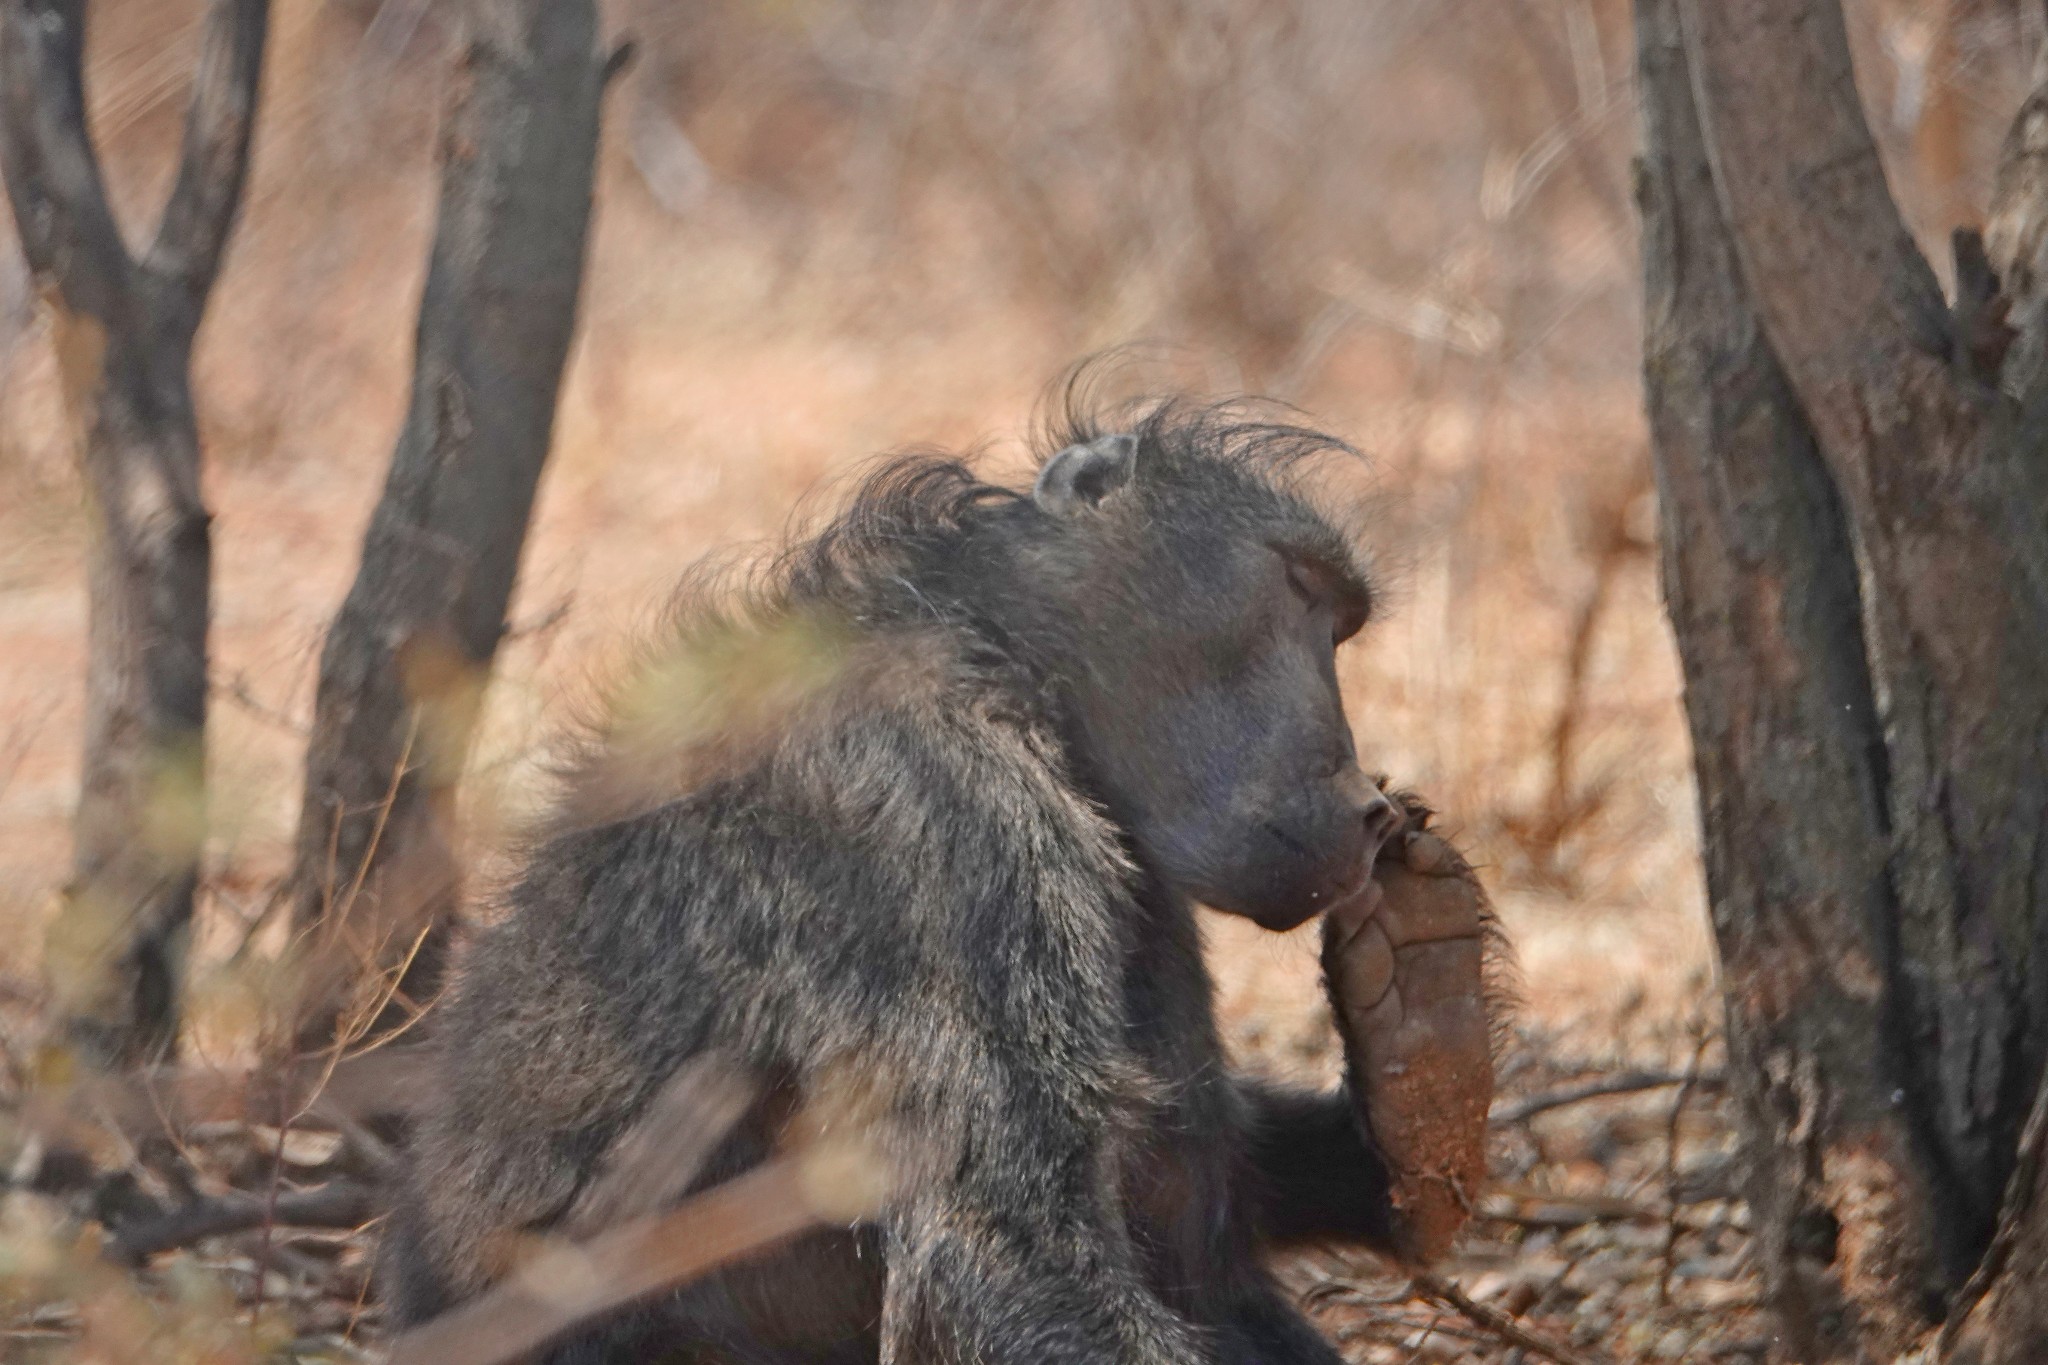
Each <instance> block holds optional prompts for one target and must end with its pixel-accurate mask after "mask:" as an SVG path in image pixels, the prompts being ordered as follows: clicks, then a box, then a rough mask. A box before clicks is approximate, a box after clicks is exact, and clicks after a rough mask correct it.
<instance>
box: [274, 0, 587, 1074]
mask: <svg viewBox="0 0 2048 1365" xmlns="http://www.w3.org/2000/svg"><path fill="white" fill-rule="evenodd" d="M596 36H597V35H596V15H595V12H594V7H593V5H592V4H591V0H484V2H483V3H480V4H478V5H477V6H475V7H474V18H473V21H472V31H471V33H470V35H469V41H468V46H467V49H466V50H465V52H464V54H463V56H462V58H461V61H460V66H459V69H458V71H457V74H456V77H455V80H454V82H453V87H452V91H451V94H450V96H449V104H448V107H447V109H446V111H445V113H444V117H443V130H442V137H441V200H440V210H439V221H438V226H437V228H436V232H435V237H434V247H433V256H432V259H431V261H430V263H429V266H428V271H427V282H426V291H425V296H424V297H423V299H422V300H421V303H420V316H419V333H418V338H417V342H416V349H415V355H414V369H413V387H412V400H411V404H410V406H409V408H408V410H407V412H406V417H405V425H404V428H403V430H402V431H401V433H400V435H399V438H398V445H397V449H396V451H395V452H394V454H393V455H392V460H391V470H390V474H389V476H388V478H387V480H386V483H385V486H384V493H383V496H382V498H381V499H380V500H379V502H378V504H377V508H376V511H375V513H374V514H373V516H372V518H371V522H370V528H369V532H368V534H367V535H366V536H365V538H364V542H363V555H362V563H361V567H360V568H359V569H358V571H357V574H356V579H355V583H354V586H353V587H351V588H350V590H349V594H348V597H347V600H346V601H344V603H343V604H342V607H341V610H340V612H339V614H337V616H336V617H335V620H334V623H333V626H332V627H331V628H330V629H329V631H328V635H327V643H326V647H325V649H324V650H323V651H322V654H321V659H320V679H319V689H318V693H317V696H316V700H315V703H314V719H313V737H312V744H311V750H310V752H309V754H308V756H307V763H306V791H305V800H304V804H303V807H302V810H301V814H300V819H299V832H298V847H297V854H296V862H295V868H294V873H293V885H292V900H293V913H294V918H295V922H296V924H297V925H298V926H299V927H300V928H301V929H302V930H308V931H311V932H310V933H308V934H306V936H305V941H306V942H307V943H309V944H310V945H311V948H312V951H311V952H310V953H309V955H308V957H307V959H306V960H307V963H308V968H309V976H308V980H307V983H306V987H305V990H306V995H305V999H306V1009H307V1011H308V1012H307V1014H306V1017H305V1018H304V1019H303V1020H302V1021H301V1029H300V1033H301V1036H302V1037H306V1038H321V1037H324V1036H326V1035H327V1034H328V1033H329V1032H331V1030H332V1028H333V1027H334V1025H335V1023H336V1022H337V1019H338V1017H341V1018H346V1019H347V1020H349V1021H350V1022H351V1023H352V1024H364V1023H368V1022H370V1020H369V1019H368V1018H365V1017H361V1016H362V1014H363V1011H362V1009H361V1008H359V1007H361V1006H363V1005H364V1004H366V1003H370V1004H374V1002H375V1001H376V1000H377V999H379V997H380V994H381V993H382V992H383V990H384V987H385V986H386V985H388V981H386V980H385V978H387V977H388V976H389V975H390V974H392V973H395V972H398V971H399V970H401V969H405V975H404V987H403V996H401V997H400V999H399V1001H398V1003H399V1004H400V1005H403V1004H404V1003H406V1001H405V999H404V997H412V998H414V999H415V1000H416V999H417V998H419V997H421V996H423V995H424V994H425V993H426V992H428V991H430V990H431V989H432V987H433V983H434V981H435V979H436V977H437V976H438V971H439V965H440V957H441V954H442V945H443V943H444V942H445V933H444V932H443V929H442V926H443V925H444V924H445V922H446V917H447V912H448V910H449V909H450V907H451V905H452V903H453V900H454V896H455V890H456V884H457V876H458V868H457V861H456V857H455V852H454V849H453V847H452V822H451V811H450V805H451V802H452V799H453V795H454V789H455V782H456V778H457V776H458V774H459V772H460V769H461V767H462V764H463V761H464V756H465V754H466V752H467V749H468V746H469V740H470V734H471V731H472V729H473V722H474V720H475V717H476V709H477V703H478V701H479V700H480V698H481V694H482V691H483V687H484V683H485V681H486V679H487V677H488V675H489V671H490V666H491V660H492V656H493V655H494V654H495V652H496V650H497V647H498V640H499V638H500V636H501V635H502V633H503V631H504V621H505V609H506V605H507V602H508V601H509V599H510V597H511V592H512V586H513V581H514V578H515V576H516V574H517V572H518V567H519V554H520V548H521V546H522V544H523V542H524V540H525V536H526V526H527V519H528V516H529V514H530V512H531V510H532V507H533V498H534V490H535V487H536V485H537V484H538V481H539V479H540V473H541V467H542V464H543V463H544V462H545V460H546V458H547V453H548V446H549V441H550V439H551V436H552V432H553V427H554V418H555V398H556V392H557V389H558V387H559V384H560V381H561V374H562V367H563V363H564V361H565V359H566V358H567V355H568V350H569V342H570V338H571V335H572V333H573V330H574V325H575V317H576V300H577V293H578V287H579V283H580V281H581V277H582V271H583V248H584V237H585V231H586V228H587V226H588V223H589V217H590V200H591V182H592V174H593V167H594V164H595V160H596V152H597V135H598V104H599V99H600V96H601V94H602V90H603V86H604V83H605V75H606V63H605V59H604V57H603V56H602V54H600V53H599V52H597V50H596V47H595V43H596ZM408 963H409V968H408V967H407V964H408Z"/></svg>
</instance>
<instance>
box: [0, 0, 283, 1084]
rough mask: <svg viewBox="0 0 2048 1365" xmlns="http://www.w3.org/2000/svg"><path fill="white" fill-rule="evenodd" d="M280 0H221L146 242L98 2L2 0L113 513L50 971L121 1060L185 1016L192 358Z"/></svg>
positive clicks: (76, 388)
mask: <svg viewBox="0 0 2048 1365" xmlns="http://www.w3.org/2000/svg"><path fill="white" fill-rule="evenodd" d="M268 17H269V6H268V4H267V2H266V0H215V4H214V5H213V7H212V11H211V13H210V14H209V16H208V18H207V22H206V26H205V30H204V37H203V39H202V43H203V46H202V51H201V54H200V62H199V70H198V75H197V77H196V79H195V82H194V85H193V92H192V101H191V106H190V110H189V112H188V114H187V117H186V122H185V137H184V146H183V151H182V155H181V158H180V161H179V165H178V174H177V179H176V182H175V184H174V185H173V187H172V190H171V196H170V199H169V202H168V203H167V204H166V206H165V209H164V213H163V219H162V222H161V224H160V225H159V227H158V230H157V233H156V237H155V239H154V241H153V242H152V244H151V246H150V248H149V251H148V252H147V254H145V255H144V256H143V257H141V258H140V259H136V258H135V257H133V256H131V255H130V253H129V251H128V248H127V247H126V245H125V244H124V243H123V241H122V238H121V232H120V229H119V227H118V226H117V225H116V224H115V222H114V217H113V214H112V212H111V211H110V210H109V209H108V206H107V198H106V191H105V186H104V185H103V184H102V182H101V178H100V171H99V164H98V159H97V157H96V156H95V154H94V151H93V147H92V143H91V139H90V137H89V135H88V134H87V132H86V125H85V93H84V77H83V48H84V20H85V16H84V4H83V3H82V0H68V2H67V0H6V3H5V6H4V8H0V168H4V170H5V173H6V181H7V193H8V198H9V200H10V202H11V203H12V205H13V209H14V220H15V224H16V226H17V228H18V229H19V231H20V234H21V240H22V247H23V251H24V254H25V256H26V257H27V259H28V262H29V265H30V268H31V270H32V271H33V272H34V275H35V277H36V281H37V284H38V286H39V288H40V289H41V291H42V293H43V295H44V297H45V298H46V300H48V302H49V304H50V306H51V309H52V312H53V314H54V317H55V324H56V325H55V328H54V335H55V340H56V346H57V358H58V363H59V372H60V375H61V378H62V382H63V389H64V396H65V400H66V404H67V407H68V410H69V414H70V417H71V419H72V422H73V424H74V429H75V431H76V433H77V436H78V439H79V441H80V446H81V452H82V463H83V466H84V474H85V482H86V487H87V490H88V493H89V499H90V508H91V526H92V545H91V550H90V567H89V575H88V589H89V603H90V605H89V624H88V629H87V653H86V659H87V662H86V696H85V702H86V707H85V713H86V718H85V755H84V764H83V775H82V780H81V786H80V792H79V801H78V812H77V819H76V824H75V827H74V842H75V847H74V851H73V869H72V877H71V881H70V883H69V885H68V886H67V888H66V894H65V905H64V908H63V910H62V912H61V914H60V916H59V918H58V921H57V923H56V925H55V927H54V928H53V930H52V932H51V935H50V939H49V942H48V945H47V948H46V954H45V957H46V968H47V972H46V974H47V976H48V978H49V983H50V986H51V990H52V994H53V997H54V999H55V1001H56V1004H57V1008H58V1010H59V1013H60V1016H61V1018H62V1022H63V1027H64V1031H65V1034H66V1037H67V1039H68V1041H69V1042H70V1043H71V1044H72V1045H73V1046H75V1047H78V1048H80V1049H81V1050H82V1051H83V1052H84V1053H85V1054H86V1056H87V1057H88V1058H89V1059H90V1060H93V1061H95V1062H99V1063H105V1064H113V1063H126V1062H132V1061H137V1060H141V1059H143V1058H146V1057H150V1056H155V1055H160V1054H162V1053H164V1052H166V1051H168V1050H169V1049H170V1048H171V1046H172V1044H173V1042H174V1040H175V1037H176V1033H177V1022H178V991H179V978H180V975H181V972H182V967H183V955H184V952H183V947H184V939H185V936H186V930H187V925H188V923H189V921H190V919H191V916H192V897H193V890H194V887H195V885H196V883H197V880H198V867H199V854H200V847H201V842H202V839H203V836H204V830H205V802H204V792H205V786H204V741H205V726H206V628H207V619H208V596H209V582H210V565H209V556H210V544H209V536H208V522H207V511H206V506H205V503H204V501H203V499H202V497H201V493H200V476H199V469H200V460H199V435H198V429H197V425H196V423H195V421H194V418H193V411H192V392H191V387H190V382H189V372H190V358H191V353H192V342H193V338H194V336H195V334H196V333H197V331H198V329H199V322H200V317H201V314H202V313H203V311H204V309H205V305H206V299H207V296H208V294H209V293H210V292H211V290H212V288H213V282H214V279H215V277H216V276H217V275H218V273H219V268H220V261H221V255H222V252H223V251H224V250H225V248H226V244H227V238H228V233H229V231H230V229H231V228H232V226H233V224H234V219H235V211H236V208H237V206H238V205H239V203H240V201H241V193H242V180H243V176H244V173H245V171H246V168H247V165H248V156H249V139H250V131H251V128H252V126H253V122H254V115H255V107H256V94H257V85H258V80H259V77H260V73H261V71H262V63H263V40H264V34H265V31H266V28H267V23H268Z"/></svg>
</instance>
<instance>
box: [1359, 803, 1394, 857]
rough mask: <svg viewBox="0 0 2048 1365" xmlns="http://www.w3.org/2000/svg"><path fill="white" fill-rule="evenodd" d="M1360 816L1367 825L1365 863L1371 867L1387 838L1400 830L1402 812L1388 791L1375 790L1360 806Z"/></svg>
mask: <svg viewBox="0 0 2048 1365" xmlns="http://www.w3.org/2000/svg"><path fill="white" fill-rule="evenodd" d="M1358 818H1359V820H1360V821H1361V822H1363V823H1364V825H1365V865H1366V866H1367V867H1371V866H1372V865H1373V863H1374V862H1375V861H1376V860H1377V859H1378V858H1379V856H1380V850H1381V849H1382V848H1384V847H1386V843H1387V840H1389V839H1391V838H1393V837H1394V836H1395V835H1396V834H1397V833H1399V832H1400V829H1401V812H1400V810H1399V809H1397V808H1396V807H1395V805H1394V803H1393V802H1391V801H1389V800H1387V797H1386V793H1384V792H1381V791H1377V790H1375V791H1374V792H1373V793H1372V795H1371V796H1369V797H1367V798H1366V799H1365V801H1364V803H1363V804H1362V805H1361V806H1360V807H1359V811H1358Z"/></svg>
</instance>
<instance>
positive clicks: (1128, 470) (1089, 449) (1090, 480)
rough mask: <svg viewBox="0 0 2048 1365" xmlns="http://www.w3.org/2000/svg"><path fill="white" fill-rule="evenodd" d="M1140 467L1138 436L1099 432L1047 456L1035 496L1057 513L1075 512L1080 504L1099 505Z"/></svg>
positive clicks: (1128, 480) (1049, 509) (1059, 515)
mask: <svg viewBox="0 0 2048 1365" xmlns="http://www.w3.org/2000/svg"><path fill="white" fill-rule="evenodd" d="M1137 467H1138V438H1137V437H1135V436H1131V435H1127V434H1125V433H1123V432H1118V433H1117V434H1116V435H1114V436H1098V437H1096V438H1095V439H1094V440H1092V441H1089V442H1088V443H1087V444H1085V445H1071V446H1068V447H1067V448H1066V449H1065V450H1062V451H1061V452H1060V453H1059V454H1057V455H1055V456H1053V457H1052V458H1051V459H1050V460H1047V461H1046V462H1045V468H1043V469H1041V470H1039V471H1038V483H1037V484H1036V485H1035V486H1034V487H1033V488H1032V490H1031V499H1032V501H1034V502H1036V503H1037V504H1038V505H1039V506H1040V507H1043V508H1044V509H1045V510H1046V511H1048V512H1050V513H1052V514H1053V515H1054V516H1056V517H1064V516H1071V515H1073V513H1074V512H1076V511H1077V510H1079V509H1080V508H1083V507H1096V506H1099V505H1100V504H1101V502H1102V500H1103V499H1104V498H1107V497H1108V496H1109V495H1110V494H1112V493H1114V492H1116V491H1117V490H1118V489H1119V488H1122V487H1123V486H1124V485H1126V484H1128V483H1129V482H1130V481H1131V475H1132V473H1133V472H1135V471H1136V469H1137Z"/></svg>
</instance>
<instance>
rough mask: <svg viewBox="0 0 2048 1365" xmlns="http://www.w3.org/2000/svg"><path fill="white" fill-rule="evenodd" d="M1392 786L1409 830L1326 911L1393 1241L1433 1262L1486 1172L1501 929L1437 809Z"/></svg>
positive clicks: (1351, 1060)
mask: <svg viewBox="0 0 2048 1365" xmlns="http://www.w3.org/2000/svg"><path fill="white" fill-rule="evenodd" d="M1389 795H1390V796H1391V797H1392V798H1393V800H1394V801H1395V802H1396V804H1398V805H1400V806H1401V807H1402V808H1403V810H1404V812H1405V813H1406V814H1407V817H1408V820H1407V827H1406V828H1405V829H1404V830H1403V831H1402V832H1401V833H1400V834H1397V835H1395V836H1394V837H1393V838H1392V839H1391V840H1389V841H1388V843H1387V845H1386V847H1385V848H1384V849H1383V850H1382V851H1381V853H1380V856H1379V863H1378V866H1377V867H1376V868H1375V869H1374V871H1373V885H1372V886H1371V887H1369V888H1368V889H1367V891H1366V892H1365V893H1364V894H1363V895H1360V896H1358V897H1356V898H1354V899H1352V900H1351V901H1348V902H1346V903H1344V904H1342V905H1339V906H1336V907H1335V908H1333V909H1332V910H1331V911H1330V913H1329V915H1328V916H1327V917H1325V919H1324V921H1323V975H1324V980H1325V983H1326V985H1327V987H1328V990H1329V992H1330V1004H1331V1012H1332V1014H1333V1016H1334V1017H1335V1019H1336V1021H1337V1029H1338V1032H1339V1033H1340V1034H1341V1035H1342V1036H1343V1040H1344V1055H1345V1059H1346V1061H1347V1063H1348V1071H1349V1085H1350V1090H1351V1095H1352V1099H1353V1102H1354V1103H1355V1104H1356V1105H1357V1108H1358V1114H1359V1117H1360V1119H1361V1120H1362V1121H1363V1122H1364V1124H1365V1126H1366V1128H1367V1130H1368V1131H1369V1132H1370V1133H1371V1134H1372V1137H1373V1140H1374V1142H1375V1143H1376V1144H1377V1145H1378V1147H1379V1150H1380V1152H1381V1154H1382V1155H1383V1156H1384V1157H1385V1158H1386V1162H1387V1166H1388V1175H1389V1178H1390V1180H1391V1182H1392V1193H1393V1204H1394V1210H1395V1216H1396V1229H1395V1236H1396V1248H1395V1249H1396V1251H1397V1252H1398V1253H1399V1254H1400V1255H1401V1256H1402V1257H1403V1259H1405V1260H1407V1261H1409V1262H1411V1263H1413V1264H1416V1265H1425V1264H1427V1263H1429V1262H1430V1261H1433V1260H1435V1259H1436V1258H1438V1257H1440V1256H1441V1255H1442V1254H1443V1253H1444V1252H1445V1251H1446V1250H1447V1249H1449V1247H1450V1244H1451V1240H1452V1238H1453V1237H1455V1236H1456V1234H1457V1231H1458V1229H1459V1228H1460V1227H1462V1226H1463V1225H1464V1223H1465V1220H1466V1218H1467V1217H1469V1216H1470V1214H1471V1211H1472V1205H1473V1200H1474V1198H1475V1197H1476V1196H1477V1194H1478V1191H1479V1187H1480V1184H1481V1182H1482V1181H1483V1180H1484V1178H1485V1175H1486V1113H1487V1108H1488V1106H1489V1105H1490V1104H1491V1103H1492V1100H1493V1050H1492V1026H1491V1021H1490V1015H1489V992H1488V989H1487V980H1486V977H1487V972H1486V964H1487V959H1488V952H1489V945H1490V943H1491V941H1492V940H1494V939H1495V938H1496V936H1497V931H1496V930H1495V928H1494V925H1493V916H1492V911H1491V909H1490V908H1489V906H1488V903H1487V899H1486V892H1485V891H1484V890H1483V889H1482V888H1481V887H1480V885H1479V879H1478V877H1477V876H1476V875H1475V874H1474V873H1473V871H1472V868H1471V865H1470V864H1468V863H1467V862H1466V861H1465V859H1464V857H1463V856H1462V855H1460V854H1459V852H1458V851H1457V849H1455V848H1454V847H1452V846H1451V844H1449V843H1448V842H1447V841H1445V840H1444V839H1443V838H1441V837H1440V836H1438V835H1437V834H1435V833H1433V832H1432V831H1430V830H1429V829H1428V828H1427V824H1428V820H1429V815H1430V812H1429V809H1428V807H1426V806H1424V805H1423V804H1422V803H1421V801H1419V800H1418V799H1416V798H1415V797H1413V796H1409V795H1407V794H1405V793H1400V792H1393V793H1389Z"/></svg>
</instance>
